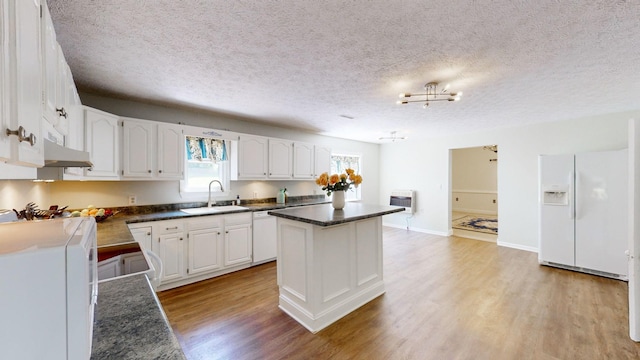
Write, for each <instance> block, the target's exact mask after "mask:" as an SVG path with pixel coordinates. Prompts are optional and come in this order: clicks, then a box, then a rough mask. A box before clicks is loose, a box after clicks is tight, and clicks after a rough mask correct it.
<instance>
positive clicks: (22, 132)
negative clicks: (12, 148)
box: [6, 126, 27, 142]
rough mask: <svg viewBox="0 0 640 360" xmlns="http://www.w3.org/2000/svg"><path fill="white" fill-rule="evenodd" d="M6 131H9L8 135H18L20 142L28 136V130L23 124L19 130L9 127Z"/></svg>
mask: <svg viewBox="0 0 640 360" xmlns="http://www.w3.org/2000/svg"><path fill="white" fill-rule="evenodd" d="M6 133H7V136H11V135H15V136H17V137H18V140H19V141H20V142H22V139H24V138H25V137H26V136H27V130H25V128H24V127H23V126H20V127H18V130H9V129H7V130H6Z"/></svg>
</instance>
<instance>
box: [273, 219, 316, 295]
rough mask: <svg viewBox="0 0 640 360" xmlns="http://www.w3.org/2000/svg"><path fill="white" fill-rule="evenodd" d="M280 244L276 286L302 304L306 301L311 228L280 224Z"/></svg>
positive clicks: (308, 226) (300, 225)
mask: <svg viewBox="0 0 640 360" xmlns="http://www.w3.org/2000/svg"><path fill="white" fill-rule="evenodd" d="M278 231H279V233H280V235H281V236H279V241H280V244H279V245H278V256H277V258H278V259H279V260H281V261H280V262H278V271H277V273H278V284H279V285H280V286H281V288H282V289H283V290H284V291H286V292H287V294H288V295H289V296H292V297H295V298H297V299H298V300H300V301H301V302H302V303H304V302H306V301H307V283H308V279H307V278H308V276H309V275H308V274H307V263H308V262H307V261H306V256H307V247H308V246H311V245H313V244H312V243H311V240H312V236H313V235H312V234H313V227H312V226H311V225H306V226H302V224H300V223H296V224H295V225H294V226H292V225H290V224H288V223H282V224H280V225H279V226H278Z"/></svg>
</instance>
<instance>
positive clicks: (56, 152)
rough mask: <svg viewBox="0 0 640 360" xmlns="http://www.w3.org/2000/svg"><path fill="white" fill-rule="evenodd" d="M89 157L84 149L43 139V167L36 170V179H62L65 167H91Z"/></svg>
mask: <svg viewBox="0 0 640 360" xmlns="http://www.w3.org/2000/svg"><path fill="white" fill-rule="evenodd" d="M91 166H93V164H92V163H91V158H90V156H89V153H88V152H86V151H80V150H74V149H69V148H66V147H64V146H60V145H58V144H56V143H54V142H52V141H49V140H44V167H41V168H39V169H38V170H37V176H36V178H37V179H38V180H45V181H46V180H63V176H64V168H66V167H91Z"/></svg>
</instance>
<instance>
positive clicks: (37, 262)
mask: <svg viewBox="0 0 640 360" xmlns="http://www.w3.org/2000/svg"><path fill="white" fill-rule="evenodd" d="M96 264H97V262H96V223H95V220H94V219H93V218H91V217H83V218H63V219H54V220H42V221H18V222H11V223H3V224H0V271H1V276H0V359H50V360H53V359H83V360H86V359H89V357H90V356H91V341H92V336H93V316H94V307H95V304H96V301H97V297H98V281H97V267H96Z"/></svg>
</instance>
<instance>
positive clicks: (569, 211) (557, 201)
mask: <svg viewBox="0 0 640 360" xmlns="http://www.w3.org/2000/svg"><path fill="white" fill-rule="evenodd" d="M538 165H539V180H540V181H539V186H540V188H539V190H540V191H539V193H540V232H539V251H538V260H539V262H540V263H541V264H544V265H550V266H556V267H562V268H568V269H571V270H578V271H583V272H588V273H592V274H596V275H601V276H607V277H612V278H618V279H623V280H626V279H627V278H628V266H627V256H626V255H625V251H626V250H627V193H628V178H627V150H619V151H604V152H591V153H581V154H575V155H573V154H570V155H540V157H539V163H538Z"/></svg>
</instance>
